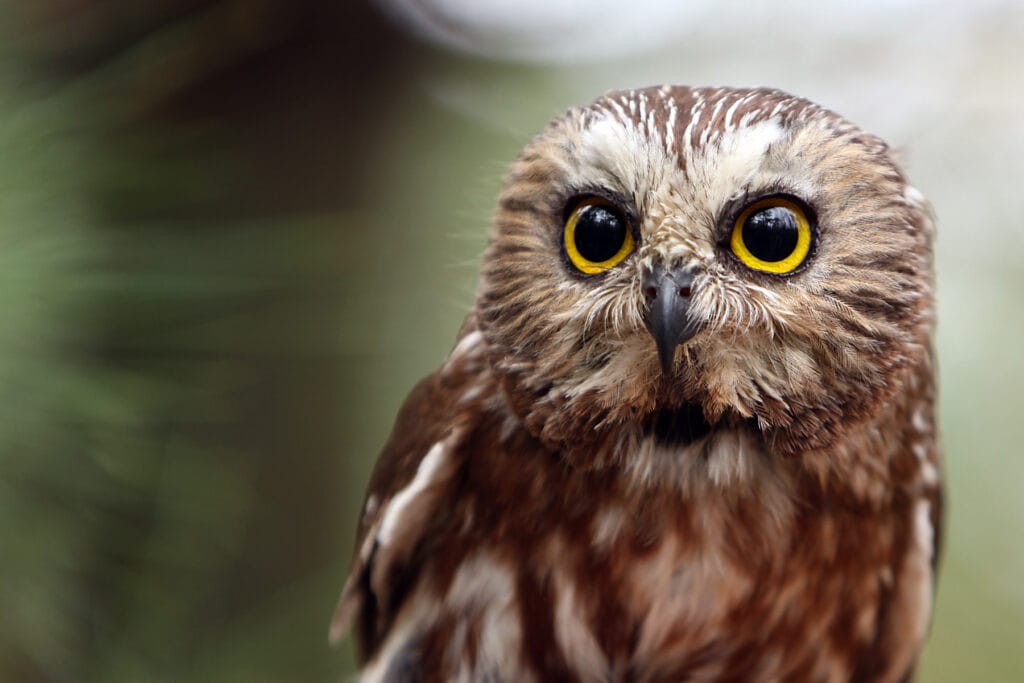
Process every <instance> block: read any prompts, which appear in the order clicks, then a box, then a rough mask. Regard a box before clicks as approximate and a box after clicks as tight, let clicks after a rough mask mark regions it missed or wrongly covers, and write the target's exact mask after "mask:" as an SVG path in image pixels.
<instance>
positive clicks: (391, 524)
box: [377, 441, 448, 546]
mask: <svg viewBox="0 0 1024 683" xmlns="http://www.w3.org/2000/svg"><path fill="white" fill-rule="evenodd" d="M447 456H448V451H447V449H446V448H445V442H443V441H438V442H437V443H435V444H434V445H433V446H432V447H431V448H430V450H429V451H427V454H426V455H425V456H424V457H423V460H421V461H420V465H419V467H418V468H417V469H416V476H414V477H413V478H412V481H411V482H409V483H408V484H407V485H406V487H405V488H404V489H402V490H401V491H399V492H398V493H397V494H395V496H394V497H393V498H392V499H391V502H390V503H388V506H387V509H386V510H385V511H384V518H383V519H382V520H381V524H380V531H379V532H377V542H378V543H380V544H381V545H384V546H386V545H388V544H389V543H391V541H392V539H393V538H394V536H395V533H396V532H397V530H398V528H399V526H400V524H401V519H402V515H403V514H404V512H405V509H406V507H408V506H409V504H410V503H412V501H413V500H415V498H416V496H418V495H420V494H421V493H423V491H424V490H425V489H426V488H427V487H428V486H430V484H431V483H432V482H433V481H434V479H435V477H436V475H437V472H438V471H439V470H440V469H441V466H442V464H443V463H444V461H445V459H446V458H447Z"/></svg>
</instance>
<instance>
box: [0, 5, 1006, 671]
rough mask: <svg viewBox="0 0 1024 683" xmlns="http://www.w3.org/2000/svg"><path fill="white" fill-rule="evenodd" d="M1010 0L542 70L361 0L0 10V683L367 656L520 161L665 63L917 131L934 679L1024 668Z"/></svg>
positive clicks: (282, 667)
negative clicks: (479, 276)
mask: <svg viewBox="0 0 1024 683" xmlns="http://www.w3.org/2000/svg"><path fill="white" fill-rule="evenodd" d="M772 11H773V12H775V11H777V10H776V9H773V10H772ZM1000 11H1003V12H1004V13H1003V14H999V13H997V12H995V11H994V10H990V9H984V8H983V9H982V10H979V15H978V16H979V17H980V18H979V19H978V20H977V21H978V25H980V26H983V27H985V31H986V33H985V34H984V35H985V36H986V39H985V40H981V39H980V38H978V36H979V35H981V34H980V33H979V32H978V31H977V30H975V29H971V30H974V33H965V34H964V35H966V36H967V38H962V39H960V40H959V41H955V40H954V38H956V36H958V35H960V34H957V33H955V32H951V31H949V30H946V29H948V26H946V25H942V24H937V23H928V22H936V21H938V20H937V19H936V17H939V18H940V19H941V16H942V13H941V12H937V13H933V14H930V15H928V17H913V16H911V15H907V16H910V18H912V19H914V20H915V21H917V20H918V19H920V20H921V21H923V22H924V24H925V25H924V27H923V28H922V30H921V31H920V32H918V33H915V34H914V35H913V36H908V37H907V40H906V41H903V40H902V39H901V41H900V42H897V41H895V40H894V41H892V42H887V43H882V42H879V41H880V39H877V38H876V39H873V40H869V39H868V38H866V37H864V35H861V34H857V35H856V36H854V38H853V39H852V41H851V40H847V42H844V43H842V45H844V46H846V48H845V49H847V50H851V51H854V52H844V51H843V50H840V49H834V47H833V45H832V44H831V42H830V41H833V38H831V37H830V36H831V35H832V34H829V33H828V32H827V31H825V30H824V28H822V30H821V31H820V32H819V33H820V35H818V34H815V33H813V32H800V33H799V37H800V43H799V47H800V49H788V48H789V47H792V46H793V44H792V43H791V42H787V34H783V33H780V34H778V35H775V34H773V33H771V32H768V33H765V32H760V30H759V29H758V31H759V33H758V42H757V44H756V45H754V44H753V43H752V44H751V45H752V46H751V49H749V50H747V51H741V50H737V49H736V45H737V44H738V42H737V41H733V40H729V41H726V40H722V39H721V32H722V31H724V30H726V29H723V28H722V27H721V26H717V25H716V24H714V23H713V22H712V24H711V25H710V27H709V28H708V29H707V30H706V31H703V32H694V33H693V34H692V36H691V40H689V41H686V42H685V44H681V45H680V46H678V47H677V48H675V51H669V52H667V53H662V54H657V55H653V56H651V57H650V58H648V59H646V60H645V59H633V60H632V61H628V60H619V61H616V62H609V63H604V64H600V65H598V66H596V67H594V66H590V67H587V66H573V67H568V66H562V67H547V68H545V67H540V66H535V67H524V66H517V65H513V64H506V63H501V62H496V61H487V60H484V59H479V58H468V57H465V56H458V55H453V54H450V53H445V52H443V51H440V50H436V49H433V48H430V47H427V46H424V45H421V44H418V43H415V42H412V41H410V39H409V38H407V37H405V36H404V35H403V34H401V33H399V32H398V31H397V30H396V29H394V28H392V27H391V26H389V25H388V24H387V23H385V22H384V21H382V19H381V18H379V17H378V16H377V15H376V14H375V13H374V12H373V11H371V10H370V8H368V7H366V6H364V5H363V4H362V3H358V2H355V3H344V2H336V1H332V2H329V1H328V0H322V1H317V0H310V1H308V2H303V3H292V2H287V1H285V0H235V1H231V0H149V1H147V2H133V1H132V0H40V1H39V2H36V3H31V4H29V3H26V4H24V5H19V6H17V7H15V6H10V5H5V6H3V7H2V8H0V38H3V40H2V41H0V43H2V47H0V283H2V286H0V307H2V311H3V315H2V316H0V391H3V392H5V394H6V395H5V396H3V401H2V404H3V406H4V409H3V411H2V412H0V415H2V416H3V419H2V421H0V547H3V548H4V551H3V555H2V556H3V558H4V562H3V563H0V680H2V681H26V682H32V681H85V682H89V681H97V682H99V681H104V682H107V681H195V682H197V683H198V682H203V681H211V682H213V681H333V680H339V678H340V677H342V675H343V673H344V672H348V671H351V667H352V664H351V657H350V653H349V647H348V646H347V645H346V646H345V647H343V648H342V649H341V651H340V652H339V651H336V650H331V649H329V648H328V647H327V645H326V628H327V623H328V621H329V619H330V615H331V612H332V610H333V606H334V600H335V599H336V597H337V592H338V590H339V588H340V585H341V582H342V579H343V576H344V571H345V568H346V565H347V562H348V557H349V550H350V548H351V544H352V534H353V532H354V527H355V520H356V515H357V511H358V506H359V503H360V498H361V495H362V489H363V486H364V484H365V481H366V479H367V478H368V473H369V468H370V467H371V465H372V462H373V458H374V457H375V455H376V453H377V450H378V448H379V447H380V444H381V443H382V442H383V439H384V438H385V436H386V434H387V432H388V429H389V428H390V424H391V420H392V419H393V416H394V414H395V412H396V410H397V406H398V404H399V402H400V401H401V399H402V397H403V396H404V395H405V393H406V392H407V391H408V389H409V388H410V386H411V385H412V383H413V382H414V381H415V380H416V379H417V378H418V377H419V376H422V375H423V374H425V373H426V372H428V371H430V370H431V369H432V368H433V367H435V366H436V365H437V364H438V363H439V362H440V360H441V359H442V358H443V356H444V354H445V353H446V352H447V350H448V348H449V346H450V343H451V340H452V338H453V336H454V334H455V331H456V330H457V328H458V326H459V323H460V322H461V318H462V316H463V315H464V313H465V311H466V310H467V308H468V306H469V305H470V303H471V301H472V289H473V283H474V281H475V277H476V264H477V257H478V254H479V253H480V250H481V249H482V247H483V244H484V240H485V238H486V229H485V228H486V225H487V222H488V218H489V215H490V212H491V210H492V208H493V203H494V197H495V196H496V194H497V192H498V189H499V187H500V184H501V177H502V174H503V172H504V168H505V167H506V165H507V163H508V162H509V161H510V160H511V159H512V158H513V156H514V155H515V153H516V151H517V150H518V149H519V147H520V146H521V145H522V143H523V142H524V141H525V140H526V139H527V137H528V136H529V135H530V134H531V133H532V132H534V131H536V130H539V129H540V128H541V127H542V126H543V125H544V124H545V123H546V121H547V120H548V119H549V118H550V117H551V116H552V115H554V114H556V113H558V112H559V111H561V110H562V109H563V108H564V107H566V106H568V105H570V104H573V103H576V102H581V101H585V100H588V99H590V98H592V97H593V96H594V95H595V94H596V93H598V92H600V91H602V90H604V89H606V88H609V87H615V86H624V85H638V84H644V83H650V82H658V81H666V80H668V81H675V82H691V83H714V82H732V83H734V84H738V85H742V84H750V83H757V82H763V83H771V84H776V85H779V86H781V87H785V88H788V89H791V90H794V91H797V92H800V93H801V94H806V95H808V96H810V97H812V98H814V99H819V100H821V101H822V102H824V103H825V104H828V105H831V106H834V107H835V108H836V109H838V110H840V111H843V112H844V113H846V114H848V115H850V117H851V118H853V119H854V120H857V121H859V122H862V123H864V124H865V125H867V126H869V127H872V128H875V129H878V130H879V132H880V133H882V134H883V135H885V136H887V137H890V138H892V139H893V140H894V141H897V142H900V141H906V142H907V143H908V146H910V147H911V149H912V152H913V157H912V158H913V159H914V160H915V161H914V163H913V164H911V175H912V176H913V177H914V178H915V181H916V182H917V183H918V184H919V186H920V187H921V189H922V190H924V192H925V194H926V195H929V196H931V197H933V199H934V200H935V201H936V208H937V211H938V215H939V217H940V231H941V232H940V234H941V235H942V237H941V238H940V244H939V254H938V265H939V272H940V317H941V326H940V335H939V340H938V342H939V353H940V360H941V368H942V392H943V399H942V423H943V429H944V439H945V445H946V451H947V461H948V467H949V471H950V478H949V480H950V482H951V483H950V494H951V516H950V520H951V522H950V525H949V529H948V535H947V543H946V553H945V561H944V573H943V580H942V584H941V589H940V593H939V606H938V611H937V616H936V622H935V628H934V634H933V639H932V647H931V648H930V649H929V651H928V654H927V656H926V660H925V662H924V667H923V672H922V676H921V677H920V679H921V680H922V681H926V682H931V683H938V682H944V681H961V680H984V681H1016V680H1021V679H1024V671H1022V667H1024V655H1022V653H1021V652H1020V651H1019V641H1020V634H1021V633H1024V593H1022V592H1021V589H1020V583H1019V576H1020V573H1021V572H1022V571H1024V550H1022V548H1021V544H1020V540H1019V538H1020V535H1021V534H1020V532H1021V528H1022V524H1024V496H1022V495H1021V493H1022V491H1021V485H1020V482H1021V481H1022V477H1024V466H1022V465H1021V463H1020V459H1019V457H1018V455H1017V452H1016V451H1017V450H1018V449H1017V444H1019V443H1021V442H1022V441H1024V424H1021V422H1020V420H1018V419H1015V416H1014V414H1013V413H1014V411H1015V409H1016V406H1017V405H1019V399H1018V397H1017V393H1018V391H1017V389H1016V387H1017V386H1019V385H1020V384H1021V383H1022V382H1024V363H1022V362H1021V360H1020V358H1021V357H1020V353H1019V349H1018V346H1019V344H1018V343H1017V339H1019V338H1020V334H1021V333H1024V311H1022V307H1021V306H1020V303H1019V301H1020V293H1021V292H1022V291H1024V267H1022V263H1024V262H1022V260H1021V259H1020V258H1019V253H1021V250H1024V232H1022V231H1020V230H1016V232H1015V231H1014V230H1015V228H1014V227H1013V226H1014V225H1016V223H1015V222H1014V221H1016V218H1015V215H1016V214H1015V213H1014V211H1015V208H1016V206H1015V205H1014V202H1015V201H1016V200H1015V198H1016V196H1017V190H1016V189H1015V186H1014V185H1013V183H1012V182H1011V180H1012V179H1014V178H1018V177H1019V176H1020V173H1021V172H1024V168H1022V166H1024V161H1022V160H1024V135H1022V131H1021V124H1020V121H1019V117H1018V116H1017V114H1019V108H1014V107H1012V106H1004V104H1005V100H1006V98H1012V97H1014V95H1013V93H1017V92H1024V88H1022V87H1019V86H1020V85H1024V84H1020V83H1017V84H1016V85H1014V84H1013V83H1006V84H1005V85H1006V86H1007V87H1003V86H1004V82H1003V81H1001V80H998V79H1010V78H1015V79H1017V80H1018V81H1019V80H1020V78H1021V76H1020V72H1021V70H1020V69H1019V68H1016V69H1013V68H1008V67H1007V65H1008V64H1009V65H1010V66H1014V65H1016V67H1019V62H1020V60H1019V57H1015V56H1014V53H1012V52H1011V51H1008V49H1007V47H1006V46H1007V45H1012V44H1014V45H1015V43H1014V42H1013V41H1015V40H1016V37H1015V36H1017V35H1019V31H1018V30H1016V29H1017V27H1020V26H1021V21H1020V17H1021V16H1022V14H1021V13H1020V12H1015V11H1011V10H1000ZM954 20H955V17H954V18H953V19H952V20H950V21H954ZM816 21H819V24H818V26H819V28H821V27H824V26H825V24H823V23H820V22H823V21H826V20H823V19H820V18H819V19H817V20H816ZM756 24H757V22H754V23H753V24H752V25H753V26H755V29H756V28H757V25H756ZM776 24H777V26H776V27H778V26H783V27H784V26H787V25H792V26H795V27H800V26H803V25H804V24H803V23H801V22H799V21H792V22H788V23H787V22H784V21H781V20H780V21H778V22H776ZM893 25H894V26H896V27H898V26H900V24H899V22H898V21H896V20H894V22H893ZM943 26H946V29H944V28H943ZM958 26H959V25H958ZM734 30H738V29H735V27H733V26H732V24H730V25H729V27H728V31H730V32H731V31H734ZM752 30H754V29H752ZM773 30H774V29H773ZM851 30H852V29H851ZM894 30H896V29H894ZM937 35H942V36H950V41H951V42H954V43H956V44H957V45H958V46H959V48H958V49H960V52H957V51H956V50H953V49H946V47H944V46H945V41H934V37H935V36H937ZM816 40H817V41H819V42H815V41H816ZM850 45H852V46H853V47H850ZM770 48H773V49H770ZM783 48H786V49H783ZM809 54H813V55H814V56H815V58H814V59H810V60H809V59H808V55H809ZM957 54H960V55H963V56H962V58H961V59H962V62H955V63H953V62H951V60H953V59H955V55H957ZM766 55H767V57H766ZM851 55H862V56H863V55H867V57H865V58H864V59H863V61H862V62H861V63H858V68H856V69H851V68H847V66H846V65H847V64H848V62H849V61H850V59H851ZM769 57H770V58H769ZM1014 60H1016V61H1014ZM936 64H940V65H943V68H942V69H938V68H936ZM894 65H896V66H898V67H899V68H898V69H897V70H898V71H899V78H902V79H903V80H898V79H897V77H894V76H892V75H891V72H893V71H894ZM838 74H842V77H839V76H838ZM936 74H939V75H941V76H942V77H944V78H947V79H948V82H946V81H935V80H929V79H936V78H939V76H937V75H936ZM993 74H996V75H995V76H993ZM894 79H897V80H894ZM955 79H960V80H955ZM950 83H954V84H958V87H957V88H953V87H951V86H950ZM1010 86H1012V87H1010ZM951 90H956V91H957V92H967V93H971V94H972V96H971V97H970V98H961V99H958V100H956V101H955V102H953V101H952V100H951V99H950V96H949V94H948V93H949V91H951ZM993 93H999V95H998V97H997V96H995V95H994V94H993ZM1012 102H1013V100H1011V104H1012ZM893 103H895V104H893ZM883 105H884V106H883ZM890 105H893V106H890ZM932 111H942V112H943V116H942V117H934V118H932V119H929V120H925V121H923V122H922V121H921V120H920V117H922V116H924V114H923V112H932ZM901 112H902V116H904V118H902V119H901V118H900V116H901ZM922 124H923V125H922ZM950 141H954V142H953V143H951V144H950ZM991 159H998V161H999V164H998V165H997V166H998V167H996V166H993V164H991V163H990V160H991ZM958 169H959V170H958ZM989 198H995V200H994V201H989V200H988V199H989ZM1017 203H1019V202H1017ZM965 226H973V227H974V228H975V231H974V232H972V231H971V230H965V229H964V227H965ZM996 228H1000V229H1002V230H1003V232H995V229H996ZM991 244H1001V245H1003V246H1004V247H1005V248H1001V249H998V250H993V249H992V248H991V246H990V245H991Z"/></svg>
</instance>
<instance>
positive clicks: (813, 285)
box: [332, 86, 941, 683]
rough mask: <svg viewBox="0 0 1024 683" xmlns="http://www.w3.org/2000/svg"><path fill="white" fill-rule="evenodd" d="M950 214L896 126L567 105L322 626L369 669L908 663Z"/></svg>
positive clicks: (655, 677)
mask: <svg viewBox="0 0 1024 683" xmlns="http://www.w3.org/2000/svg"><path fill="white" fill-rule="evenodd" d="M932 238H933V226H932V220H931V216H930V209H929V207H928V204H927V202H926V201H925V199H924V198H923V196H922V195H921V193H919V192H918V191H917V190H916V189H914V187H912V186H911V185H910V184H909V183H908V181H907V178H906V176H905V175H904V172H903V171H902V170H901V168H900V167H899V165H898V164H897V163H896V162H895V161H894V159H893V157H892V155H891V154H890V152H889V149H888V147H887V146H886V144H885V143H884V142H883V141H882V140H880V139H879V138H877V137H875V136H873V135H870V134H868V133H865V132H864V131H862V130H860V129H859V128H858V127H856V126H855V125H853V124H851V123H850V122H848V121H846V120H845V119H843V118H841V117H840V116H838V115H837V114H834V113H832V112H831V111H828V110H826V109H824V108H822V107H820V106H817V105H815V104H813V103H811V102H809V101H807V100H805V99H801V98H798V97H794V96H791V95H788V94H786V93H783V92H780V91H777V90H769V89H730V88H710V89H709V88H689V87H676V86H663V87H654V88H647V89H641V90H630V91H622V92H612V93H610V94H607V95H605V96H603V97H601V98H600V99H598V100H596V101H595V102H593V103H592V104H590V105H589V106H585V107H581V108H576V109H572V110H570V111H569V112H568V113H566V114H565V115H563V116H561V117H559V118H557V119H556V120H555V121H554V122H552V123H551V124H550V125H549V126H548V128H547V129H546V130H545V131H544V132H542V133H541V134H540V135H539V136H537V137H536V138H535V139H534V140H533V141H532V142H530V143H529V144H528V145H527V146H526V148H525V149H524V150H523V151H522V153H521V154H520V156H519V158H518V160H517V161H515V163H514V164H513V166H512V168H511V172H510V173H509V175H508V179H507V183H506V186H505V188H504V191H503V193H502V195H501V198H500V201H499V204H498V208H497V212H496V215H495V219H494V224H493V229H492V234H491V238H490V243H489V246H488V248H487V251H486V254H485V256H484V260H483V268H482V273H481V277H480V282H479V287H478V291H477V296H476V301H475V305H474V307H473V310H472V312H471V313H470V314H469V315H468V317H467V319H466V321H465V323H464V324H463V326H462V329H461V331H460V333H459V335H458V340H457V343H456V344H455V347H454V349H453V350H452V352H451V354H450V356H449V357H448V358H447V359H446V361H445V362H444V364H443V366H442V367H441V368H440V369H439V370H437V372H435V373H434V374H433V375H431V376H430V377H428V378H427V379H425V380H424V381H423V382H421V383H420V384H419V385H418V386H417V387H416V388H415V389H414V390H413V392H412V393H411V395H410V396H409V397H408V399H407V400H406V402H405V405H404V407H403V408H402V409H401V412H400V413H399V415H398V418H397V422H396V424H395V427H394V431H393V433H392V435H391V437H390V440H389V441H388V443H387V445H386V446H385V448H384V452H383V454H382V455H381V457H380V460H379V462H378V463H377V466H376V469H375V471H374V473H373V476H372V480H371V482H370V484H369V490H368V493H367V495H366V500H365V505H364V508H363V512H362V518H361V522H360V526H359V540H358V542H357V547H356V552H355V560H354V563H353V567H352V570H351V574H350V576H349V577H348V580H347V582H346V583H345V586H344V588H343V592H342V596H341V600H340V604H339V606H338V610H337V613H336V616H335V619H334V622H333V624H332V635H333V636H334V637H335V638H338V637H340V636H341V635H342V634H344V633H345V632H346V631H347V630H349V629H352V630H354V632H355V636H356V638H357V642H358V646H359V650H358V651H359V655H360V658H361V660H360V661H361V663H362V667H363V668H362V673H361V680H362V681H365V682H378V681H388V682H402V681H416V682H419V683H427V682H432V681H492V682H499V681H538V682H539V681H581V682H583V681H586V682H591V681H593V682H598V681H601V682H605V681H622V682H626V681H629V682H635V683H641V682H643V683H647V682H652V683H653V682H662V681H664V682H668V681H694V682H696V681H702V682H711V681H723V682H724V681H752V682H755V683H756V682H766V683H767V682H777V681H813V682H819V681H820V682H822V683H826V682H827V683H838V682H840V681H843V682H845V681H891V682H894V683H895V682H898V681H907V680H909V679H910V678H911V677H912V675H913V672H914V668H915V665H916V662H917V659H918V655H919V653H920V651H921V648H922V646H923V643H924V641H925V637H926V634H927V631H928V625H929V619H930V612H931V606H932V597H933V587H934V583H935V575H936V557H937V553H938V547H937V546H938V537H939V529H940V511H941V486H940V462H939V453H938V449H937V442H936V429H935V419H934V400H935V383H934V366H933V361H932V351H931V337H932V328H933V319H934V303H933V295H932V265H931V264H932Z"/></svg>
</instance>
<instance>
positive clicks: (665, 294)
mask: <svg viewBox="0 0 1024 683" xmlns="http://www.w3.org/2000/svg"><path fill="white" fill-rule="evenodd" d="M693 277H694V272H693V271H692V270H689V269H686V268H677V269H672V270H669V269H666V268H665V267H664V266H662V265H661V264H655V265H654V267H653V268H652V269H651V271H650V272H649V273H647V275H646V276H645V277H644V281H643V290H644V298H645V299H646V300H647V315H646V319H645V322H646V323H647V329H648V330H649V331H650V333H651V336H652V337H654V343H655V344H656V345H657V347H658V358H659V359H660V360H661V369H662V372H664V373H665V374H666V375H667V374H670V373H671V372H672V367H673V365H674V360H675V355H676V347H677V346H679V345H680V344H682V343H683V342H684V341H686V340H687V339H689V338H690V337H692V336H693V335H694V334H696V332H697V330H698V329H699V325H697V324H695V323H694V322H693V320H691V318H690V316H689V311H690V287H691V285H692V284H693Z"/></svg>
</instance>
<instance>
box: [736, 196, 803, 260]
mask: <svg viewBox="0 0 1024 683" xmlns="http://www.w3.org/2000/svg"><path fill="white" fill-rule="evenodd" d="M799 237H800V228H799V225H798V224H797V219H796V215H794V214H793V212H792V211H791V210H790V209H787V208H786V207H784V206H771V207H767V208H764V209H758V210H757V211H755V212H754V213H752V214H750V215H749V216H747V220H746V222H744V223H743V243H744V244H745V245H747V250H749V251H750V253H751V254H753V255H754V256H756V257H757V258H759V259H761V260H762V261H767V262H769V263H772V262H774V261H781V260H783V259H784V258H786V257H787V256H789V255H790V254H792V253H793V250H794V249H796V243H797V240H798V239H799Z"/></svg>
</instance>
